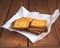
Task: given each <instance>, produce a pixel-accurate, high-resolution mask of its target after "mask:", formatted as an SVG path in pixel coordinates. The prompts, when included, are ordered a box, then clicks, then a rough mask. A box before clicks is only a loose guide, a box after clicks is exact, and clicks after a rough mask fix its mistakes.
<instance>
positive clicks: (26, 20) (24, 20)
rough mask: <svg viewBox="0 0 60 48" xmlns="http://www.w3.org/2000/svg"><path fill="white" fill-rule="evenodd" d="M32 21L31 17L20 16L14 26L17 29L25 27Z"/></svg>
mask: <svg viewBox="0 0 60 48" xmlns="http://www.w3.org/2000/svg"><path fill="white" fill-rule="evenodd" d="M31 21H32V19H31V18H24V17H22V18H20V19H17V20H15V21H14V23H13V27H14V28H17V29H25V28H28V27H29V24H30V22H31Z"/></svg>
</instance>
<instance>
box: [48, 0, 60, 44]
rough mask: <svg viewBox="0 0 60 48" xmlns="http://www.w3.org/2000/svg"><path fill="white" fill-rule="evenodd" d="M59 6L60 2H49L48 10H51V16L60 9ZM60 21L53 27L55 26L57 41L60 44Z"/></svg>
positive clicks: (51, 0)
mask: <svg viewBox="0 0 60 48" xmlns="http://www.w3.org/2000/svg"><path fill="white" fill-rule="evenodd" d="M47 1H48V0H47ZM50 3H51V4H50ZM59 5H60V0H49V1H48V8H49V10H50V14H52V13H53V12H54V11H55V10H56V9H60V6H59ZM59 20H60V17H59V18H58V19H57V20H56V21H55V22H54V24H53V25H54V29H55V31H56V32H55V33H56V36H57V39H58V41H59V44H60V22H59Z"/></svg>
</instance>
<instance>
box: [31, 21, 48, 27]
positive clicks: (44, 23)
mask: <svg viewBox="0 0 60 48" xmlns="http://www.w3.org/2000/svg"><path fill="white" fill-rule="evenodd" d="M30 26H32V27H38V28H41V27H46V26H47V21H46V20H33V21H32V22H31V25H30Z"/></svg>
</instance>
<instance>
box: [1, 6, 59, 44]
mask: <svg viewBox="0 0 60 48" xmlns="http://www.w3.org/2000/svg"><path fill="white" fill-rule="evenodd" d="M21 17H29V18H36V19H43V20H47V21H48V31H47V32H44V33H42V34H40V35H35V34H32V33H30V32H26V31H18V30H15V29H13V28H12V22H13V21H15V20H16V19H18V18H21ZM58 17H59V9H57V10H55V12H54V13H53V14H52V15H49V14H39V12H29V11H28V10H27V9H25V8H24V7H21V8H20V9H19V11H18V12H17V13H16V14H15V15H14V16H13V17H12V18H10V20H8V21H7V22H6V23H5V24H4V25H3V26H2V27H3V28H6V29H8V30H10V31H15V32H18V33H20V34H22V35H24V36H26V37H27V38H28V39H29V40H31V42H32V43H34V42H36V41H38V40H41V39H43V38H44V37H45V36H46V35H48V33H49V32H50V29H51V26H52V24H53V23H54V22H55V20H56V19H57V18H58Z"/></svg>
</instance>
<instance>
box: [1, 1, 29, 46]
mask: <svg viewBox="0 0 60 48" xmlns="http://www.w3.org/2000/svg"><path fill="white" fill-rule="evenodd" d="M21 6H24V7H25V8H28V1H27V0H25V1H23V0H13V4H12V6H11V8H10V10H9V13H8V16H7V18H6V19H5V22H6V21H7V20H9V19H10V18H11V17H12V16H13V15H14V14H15V13H16V12H17V11H18V10H19V8H20V7H21ZM2 32H3V33H2V36H1V40H0V47H17V46H20V47H23V46H27V38H26V37H24V36H23V35H21V34H19V33H16V32H11V31H8V30H6V29H3V30H2Z"/></svg>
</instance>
